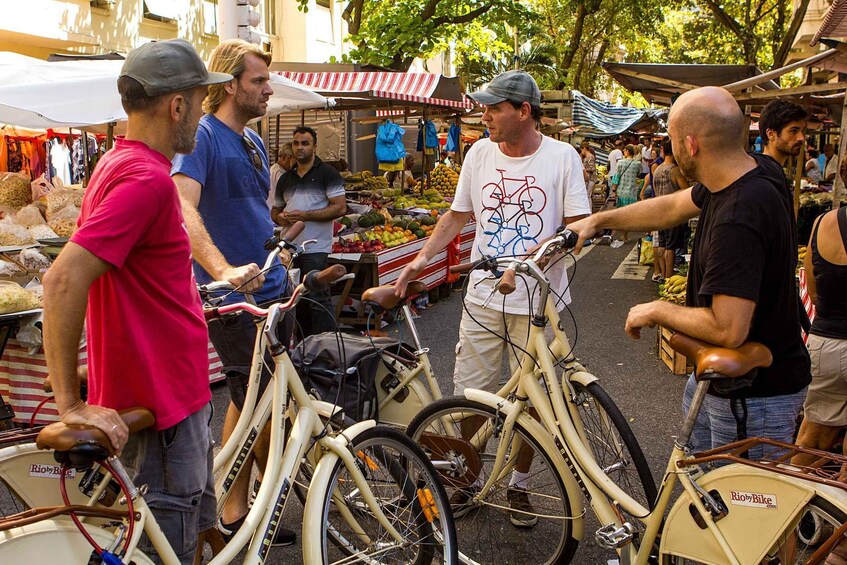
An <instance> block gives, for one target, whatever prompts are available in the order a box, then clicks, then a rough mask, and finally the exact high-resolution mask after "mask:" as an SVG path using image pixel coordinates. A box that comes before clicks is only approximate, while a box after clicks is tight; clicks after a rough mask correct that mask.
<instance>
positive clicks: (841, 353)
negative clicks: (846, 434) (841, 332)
mask: <svg viewBox="0 0 847 565" xmlns="http://www.w3.org/2000/svg"><path fill="white" fill-rule="evenodd" d="M806 346H807V347H808V348H809V356H810V357H811V359H812V384H810V385H809V394H808V395H807V396H806V403H805V404H804V405H803V409H804V411H805V417H806V418H808V419H809V421H810V422H813V423H815V424H822V425H825V426H847V339H833V338H828V337H821V336H818V335H814V334H810V335H809V342H808V343H807V344H806Z"/></svg>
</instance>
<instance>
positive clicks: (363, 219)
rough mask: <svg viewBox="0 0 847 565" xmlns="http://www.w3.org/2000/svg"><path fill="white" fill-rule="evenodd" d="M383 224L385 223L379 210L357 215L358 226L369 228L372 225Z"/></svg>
mask: <svg viewBox="0 0 847 565" xmlns="http://www.w3.org/2000/svg"><path fill="white" fill-rule="evenodd" d="M383 224H385V216H383V215H382V214H380V213H379V212H368V213H367V214H362V215H361V216H359V227H360V228H371V227H374V226H381V225H383Z"/></svg>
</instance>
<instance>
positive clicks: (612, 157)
mask: <svg viewBox="0 0 847 565" xmlns="http://www.w3.org/2000/svg"><path fill="white" fill-rule="evenodd" d="M621 159H623V140H622V139H616V140H615V148H614V149H612V150H611V151H610V152H609V185H610V186H611V184H612V177H613V176H615V173H617V172H618V161H620V160H621Z"/></svg>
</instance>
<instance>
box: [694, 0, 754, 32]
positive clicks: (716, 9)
mask: <svg viewBox="0 0 847 565" xmlns="http://www.w3.org/2000/svg"><path fill="white" fill-rule="evenodd" d="M698 1H699V2H702V3H703V4H705V5H706V7H707V8H709V10H711V12H712V13H713V14H714V15H715V18H717V20H718V21H719V22H720V23H721V25H722V26H724V27H725V28H727V29H728V30H729V31H731V32H732V33H733V34H734V35H735V36H736V37H738V39H742V40H743V39H744V36H745V35H746V34H745V33H744V30H743V29H742V27H741V24H739V23H738V22H737V21H735V19H734V18H732V17H731V16H730V15H729V14H727V13H726V12H724V11H723V8H721V7H720V5H719V4H718V3H717V2H715V1H714V0H698Z"/></svg>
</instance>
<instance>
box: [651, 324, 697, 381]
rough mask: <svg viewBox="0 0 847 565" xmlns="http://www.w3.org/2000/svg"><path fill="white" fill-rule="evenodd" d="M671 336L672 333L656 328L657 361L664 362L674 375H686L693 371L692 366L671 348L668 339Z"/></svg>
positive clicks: (665, 329) (666, 329)
mask: <svg viewBox="0 0 847 565" xmlns="http://www.w3.org/2000/svg"><path fill="white" fill-rule="evenodd" d="M672 335H673V331H671V330H669V329H668V328H663V327H662V326H657V328H656V338H657V340H658V346H659V359H661V360H662V361H664V363H665V365H667V366H668V369H670V370H671V372H672V373H673V374H674V375H687V374H689V373H690V372H691V371H693V370H694V366H693V365H691V364H690V363H689V362H688V359H687V358H686V357H685V356H684V355H682V354H681V353H677V352H676V351H674V350H673V349H672V348H671V344H670V339H671V336H672Z"/></svg>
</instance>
